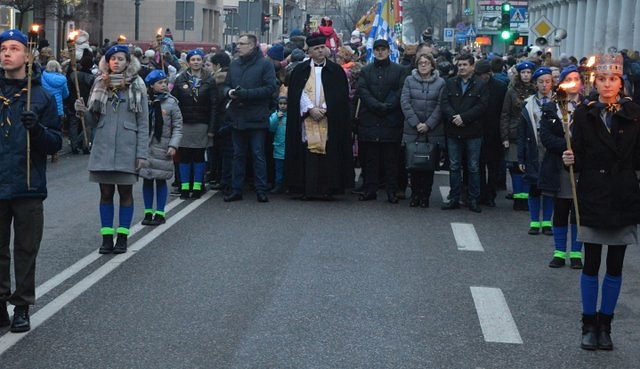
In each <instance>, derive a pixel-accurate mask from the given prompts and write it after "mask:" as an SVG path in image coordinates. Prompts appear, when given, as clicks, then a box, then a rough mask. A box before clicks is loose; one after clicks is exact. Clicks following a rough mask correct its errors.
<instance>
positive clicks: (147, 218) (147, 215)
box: [142, 213, 153, 225]
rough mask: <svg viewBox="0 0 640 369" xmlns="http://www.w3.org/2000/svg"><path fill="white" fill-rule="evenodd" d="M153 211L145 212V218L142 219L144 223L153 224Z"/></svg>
mask: <svg viewBox="0 0 640 369" xmlns="http://www.w3.org/2000/svg"><path fill="white" fill-rule="evenodd" d="M152 222H153V213H144V219H142V225H153V224H151V223H152Z"/></svg>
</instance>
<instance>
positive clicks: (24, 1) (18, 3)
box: [0, 0, 43, 29]
mask: <svg viewBox="0 0 640 369" xmlns="http://www.w3.org/2000/svg"><path fill="white" fill-rule="evenodd" d="M42 1H43V0H0V5H5V6H9V7H11V8H14V9H15V10H17V11H18V14H17V16H16V18H17V24H16V28H18V29H22V26H23V15H24V14H25V13H26V12H28V11H31V10H34V9H35V7H36V6H37V5H39V4H40V3H41V2H42Z"/></svg>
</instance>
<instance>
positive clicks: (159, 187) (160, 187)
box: [156, 181, 168, 212]
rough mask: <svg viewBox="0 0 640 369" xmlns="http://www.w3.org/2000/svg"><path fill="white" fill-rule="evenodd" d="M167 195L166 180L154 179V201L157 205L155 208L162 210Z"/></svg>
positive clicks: (165, 203)
mask: <svg viewBox="0 0 640 369" xmlns="http://www.w3.org/2000/svg"><path fill="white" fill-rule="evenodd" d="M167 196H168V187H167V181H156V202H157V205H158V209H156V210H158V211H162V212H164V207H165V205H167Z"/></svg>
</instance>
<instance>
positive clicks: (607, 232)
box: [578, 224, 638, 245]
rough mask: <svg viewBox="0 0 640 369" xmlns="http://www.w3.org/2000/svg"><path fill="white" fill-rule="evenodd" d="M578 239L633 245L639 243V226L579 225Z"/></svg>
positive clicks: (608, 243)
mask: <svg viewBox="0 0 640 369" xmlns="http://www.w3.org/2000/svg"><path fill="white" fill-rule="evenodd" d="M578 241H580V242H587V243H595V244H600V245H632V244H637V243H638V226H637V225H635V224H634V225H628V226H624V227H618V228H593V227H585V226H580V227H578Z"/></svg>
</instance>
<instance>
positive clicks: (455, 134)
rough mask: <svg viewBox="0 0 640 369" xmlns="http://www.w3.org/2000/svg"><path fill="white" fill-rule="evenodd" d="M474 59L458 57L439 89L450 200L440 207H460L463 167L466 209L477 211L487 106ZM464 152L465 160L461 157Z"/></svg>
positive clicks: (469, 56)
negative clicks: (466, 179)
mask: <svg viewBox="0 0 640 369" xmlns="http://www.w3.org/2000/svg"><path fill="white" fill-rule="evenodd" d="M474 63H475V60H474V58H473V55H471V54H463V55H461V56H459V57H458V59H457V61H456V65H457V67H458V75H457V76H456V77H454V78H450V79H448V80H447V83H446V85H445V87H444V91H443V92H442V98H441V101H440V108H441V109H442V114H443V115H444V121H445V125H444V132H445V135H446V136H447V152H448V154H449V167H450V169H449V185H450V186H451V191H450V193H449V202H448V203H446V204H445V205H443V206H442V210H450V209H457V208H459V207H460V205H459V200H460V188H461V187H462V186H461V185H462V167H463V165H466V167H467V170H468V173H469V196H468V198H469V210H471V211H473V212H475V213H479V212H480V211H481V210H480V207H479V206H478V200H479V198H480V147H481V145H482V118H483V116H484V114H485V112H486V110H487V104H488V102H489V94H488V91H487V86H486V84H485V83H484V82H483V81H482V80H481V79H480V78H478V77H476V76H474V75H473V73H474ZM465 155H466V163H463V162H462V161H463V158H465Z"/></svg>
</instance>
